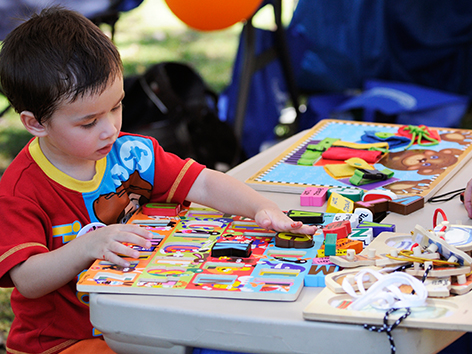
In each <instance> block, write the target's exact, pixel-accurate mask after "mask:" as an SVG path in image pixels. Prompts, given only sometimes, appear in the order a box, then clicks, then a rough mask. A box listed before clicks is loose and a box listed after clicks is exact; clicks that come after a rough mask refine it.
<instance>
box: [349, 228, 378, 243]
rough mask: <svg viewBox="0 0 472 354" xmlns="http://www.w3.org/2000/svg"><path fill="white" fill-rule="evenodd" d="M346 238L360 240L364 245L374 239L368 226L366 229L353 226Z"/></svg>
mask: <svg viewBox="0 0 472 354" xmlns="http://www.w3.org/2000/svg"><path fill="white" fill-rule="evenodd" d="M347 238H349V239H351V240H354V241H361V242H362V243H363V244H364V246H367V245H369V244H370V243H371V242H372V240H373V239H374V234H373V232H372V229H370V228H367V229H364V228H362V229H358V228H355V229H352V232H351V233H350V234H349V236H348V237H347Z"/></svg>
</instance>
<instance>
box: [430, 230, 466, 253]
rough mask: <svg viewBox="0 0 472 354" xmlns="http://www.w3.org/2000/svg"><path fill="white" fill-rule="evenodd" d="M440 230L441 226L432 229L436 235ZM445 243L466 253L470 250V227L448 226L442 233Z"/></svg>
mask: <svg viewBox="0 0 472 354" xmlns="http://www.w3.org/2000/svg"><path fill="white" fill-rule="evenodd" d="M441 229H442V225H441V224H440V225H436V227H435V228H434V229H433V231H434V232H436V233H438V232H440V231H441ZM443 237H444V239H445V240H446V242H447V243H448V244H450V245H452V246H454V247H456V248H457V249H458V250H461V251H464V252H468V251H471V250H472V226H469V225H448V226H447V228H446V230H445V231H444V232H443Z"/></svg>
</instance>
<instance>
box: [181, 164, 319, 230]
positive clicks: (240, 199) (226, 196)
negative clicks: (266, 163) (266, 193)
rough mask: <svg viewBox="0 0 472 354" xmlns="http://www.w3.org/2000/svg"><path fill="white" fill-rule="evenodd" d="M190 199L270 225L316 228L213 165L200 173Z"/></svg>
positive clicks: (288, 228)
mask: <svg viewBox="0 0 472 354" xmlns="http://www.w3.org/2000/svg"><path fill="white" fill-rule="evenodd" d="M186 199H187V200H188V201H190V202H195V203H199V204H203V205H206V206H209V207H212V208H215V209H217V210H220V211H222V212H225V213H230V214H236V215H241V216H246V217H249V218H252V219H254V220H255V221H256V222H257V224H258V225H259V226H261V227H264V228H266V229H272V230H275V231H288V232H296V233H304V234H314V233H315V231H316V227H315V226H308V225H303V224H302V223H301V222H294V221H293V220H292V219H290V218H289V217H288V216H287V215H285V214H284V213H283V212H282V211H281V210H280V208H279V207H278V206H277V205H276V204H275V203H274V202H272V201H271V200H269V199H267V198H265V197H263V196H262V195H261V194H259V193H257V192H256V191H255V190H253V189H252V188H250V187H248V186H246V185H245V184H244V183H242V182H240V181H238V180H237V179H235V178H233V177H231V176H229V175H226V174H223V173H221V172H217V171H214V170H210V169H204V170H203V171H202V172H201V173H200V175H199V176H198V177H197V179H196V180H195V182H194V184H193V185H192V187H191V188H190V191H189V193H188V195H187V198H186Z"/></svg>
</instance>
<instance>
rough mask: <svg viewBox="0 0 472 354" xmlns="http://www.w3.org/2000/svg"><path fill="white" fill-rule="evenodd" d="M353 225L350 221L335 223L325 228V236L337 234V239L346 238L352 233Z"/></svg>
mask: <svg viewBox="0 0 472 354" xmlns="http://www.w3.org/2000/svg"><path fill="white" fill-rule="evenodd" d="M351 231H352V230H351V223H350V222H349V221H335V222H331V223H329V224H328V225H326V226H324V227H323V234H324V235H325V237H326V235H327V234H336V236H337V238H338V239H340V238H346V237H347V236H348V235H349V234H350V233H351Z"/></svg>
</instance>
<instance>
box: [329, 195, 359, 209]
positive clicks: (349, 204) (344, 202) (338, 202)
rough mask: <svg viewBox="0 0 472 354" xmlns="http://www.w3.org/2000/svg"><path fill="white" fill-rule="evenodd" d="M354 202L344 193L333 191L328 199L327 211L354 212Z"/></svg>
mask: <svg viewBox="0 0 472 354" xmlns="http://www.w3.org/2000/svg"><path fill="white" fill-rule="evenodd" d="M353 210H354V202H353V201H352V200H350V199H348V198H346V197H343V196H342V195H340V194H338V193H336V192H333V193H331V196H330V197H329V199H328V206H327V207H326V212H327V213H352V211H353Z"/></svg>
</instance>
